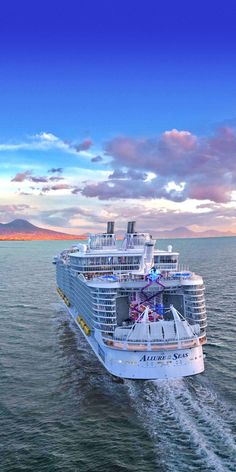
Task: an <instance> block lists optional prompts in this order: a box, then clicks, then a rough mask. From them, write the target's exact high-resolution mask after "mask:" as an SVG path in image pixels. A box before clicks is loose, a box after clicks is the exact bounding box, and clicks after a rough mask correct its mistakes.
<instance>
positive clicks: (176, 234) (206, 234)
mask: <svg viewBox="0 0 236 472" xmlns="http://www.w3.org/2000/svg"><path fill="white" fill-rule="evenodd" d="M222 236H236V233H232V232H231V231H217V230H215V229H209V230H207V231H192V230H191V229H189V228H186V227H185V226H181V227H179V228H175V229H171V230H165V231H158V232H157V233H155V237H156V238H159V239H161V238H165V239H166V238H173V239H175V238H217V237H222Z"/></svg>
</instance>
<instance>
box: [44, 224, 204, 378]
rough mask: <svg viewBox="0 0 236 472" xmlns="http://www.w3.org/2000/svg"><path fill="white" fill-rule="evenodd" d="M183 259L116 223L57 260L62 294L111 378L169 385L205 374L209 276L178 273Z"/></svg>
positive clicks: (188, 271)
mask: <svg viewBox="0 0 236 472" xmlns="http://www.w3.org/2000/svg"><path fill="white" fill-rule="evenodd" d="M178 258H179V253H178V252H175V251H173V250H172V246H171V245H169V246H168V247H167V249H166V251H163V250H160V249H158V246H157V244H156V241H155V240H154V239H152V236H151V235H150V234H148V233H142V232H137V231H136V229H135V222H134V221H130V222H129V223H128V227H127V232H126V233H125V235H124V238H123V240H120V239H117V238H116V235H115V232H114V222H112V221H110V222H108V223H107V232H106V233H105V232H104V233H100V234H94V235H90V237H89V239H88V241H87V243H86V244H81V243H79V244H76V245H74V246H72V247H71V248H69V249H67V250H64V251H62V252H61V253H60V254H59V255H57V256H56V257H55V258H54V260H53V263H54V264H55V265H56V277H57V291H58V294H59V296H60V298H61V300H62V301H63V304H64V305H65V307H66V308H67V310H68V312H69V314H70V315H71V317H72V318H73V320H74V322H75V324H76V325H77V326H78V328H79V330H80V331H81V333H82V334H83V335H84V337H85V339H86V340H87V342H88V343H89V345H90V346H91V348H92V350H93V351H94V353H95V355H96V356H97V358H98V359H99V361H100V362H101V363H102V364H103V366H104V367H105V369H107V371H108V372H110V374H112V375H113V376H115V377H120V378H122V379H125V378H128V379H146V380H147V379H170V378H178V377H185V376H189V375H194V374H198V373H200V372H203V371H204V354H203V348H202V346H203V345H204V344H205V343H206V326H207V320H206V308H205V298H204V284H203V280H202V277H201V276H200V275H196V274H195V273H194V272H191V271H190V270H186V269H182V270H181V268H180V267H179V262H178Z"/></svg>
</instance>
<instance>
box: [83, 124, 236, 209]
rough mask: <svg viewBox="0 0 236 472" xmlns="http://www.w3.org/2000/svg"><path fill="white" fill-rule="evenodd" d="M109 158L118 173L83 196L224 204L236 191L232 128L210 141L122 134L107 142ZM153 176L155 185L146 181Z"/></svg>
mask: <svg viewBox="0 0 236 472" xmlns="http://www.w3.org/2000/svg"><path fill="white" fill-rule="evenodd" d="M105 154H106V155H108V156H110V157H111V162H110V164H111V166H112V167H113V169H114V170H113V173H111V174H110V176H109V178H108V180H106V181H104V182H89V183H86V184H85V185H84V187H83V188H82V191H81V193H82V195H84V196H87V197H97V198H99V199H100V200H105V199H110V198H111V199H122V198H152V199H153V198H165V199H168V200H172V201H184V200H186V199H188V198H192V199H197V200H211V201H214V202H221V203H223V202H228V201H230V199H231V195H232V191H233V190H234V189H235V188H236V133H235V130H234V129H232V128H226V127H225V128H220V129H218V130H217V131H216V132H215V134H214V135H213V136H209V137H196V136H195V135H193V134H192V133H190V132H189V131H178V130H176V129H173V130H171V131H165V132H164V133H163V134H162V135H161V136H160V137H157V138H142V139H136V138H129V137H124V136H120V137H116V138H114V139H112V140H111V141H110V142H108V143H106V145H105ZM150 173H152V174H153V175H154V177H153V178H152V179H151V181H149V179H145V176H147V175H150ZM141 181H142V182H141ZM170 182H172V183H174V186H175V187H174V188H170V186H169V184H170ZM183 184H184V185H183Z"/></svg>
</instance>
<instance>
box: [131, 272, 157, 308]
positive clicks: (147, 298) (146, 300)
mask: <svg viewBox="0 0 236 472" xmlns="http://www.w3.org/2000/svg"><path fill="white" fill-rule="evenodd" d="M160 277H162V276H161V275H160ZM153 283H156V284H158V285H159V286H160V287H161V288H162V290H159V291H158V292H155V293H154V294H152V295H150V297H147V295H146V293H145V292H144V291H145V289H146V288H148V287H150V285H152V284H153ZM164 290H165V285H164V284H163V283H161V282H160V281H159V280H158V279H155V280H152V279H149V281H148V283H147V285H145V286H144V287H143V288H142V289H141V293H142V294H143V295H144V297H145V300H144V303H146V302H149V301H150V300H151V299H152V298H154V297H155V296H156V295H160V294H161V293H162V292H164ZM138 305H139V303H137V304H136V305H134V306H133V307H132V309H133V310H135V311H136V312H137V313H140V311H139V309H138V308H137V307H138Z"/></svg>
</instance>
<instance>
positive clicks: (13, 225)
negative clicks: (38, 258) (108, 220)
mask: <svg viewBox="0 0 236 472" xmlns="http://www.w3.org/2000/svg"><path fill="white" fill-rule="evenodd" d="M33 239H38V240H43V239H86V236H79V235H74V234H67V233H60V232H59V231H52V230H49V229H44V228H39V227H38V226H35V225H32V224H31V223H29V221H27V220H21V219H17V220H14V221H11V222H10V223H0V241H4V240H5V241H6V240H7V241H9V240H10V241H25V240H33Z"/></svg>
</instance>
